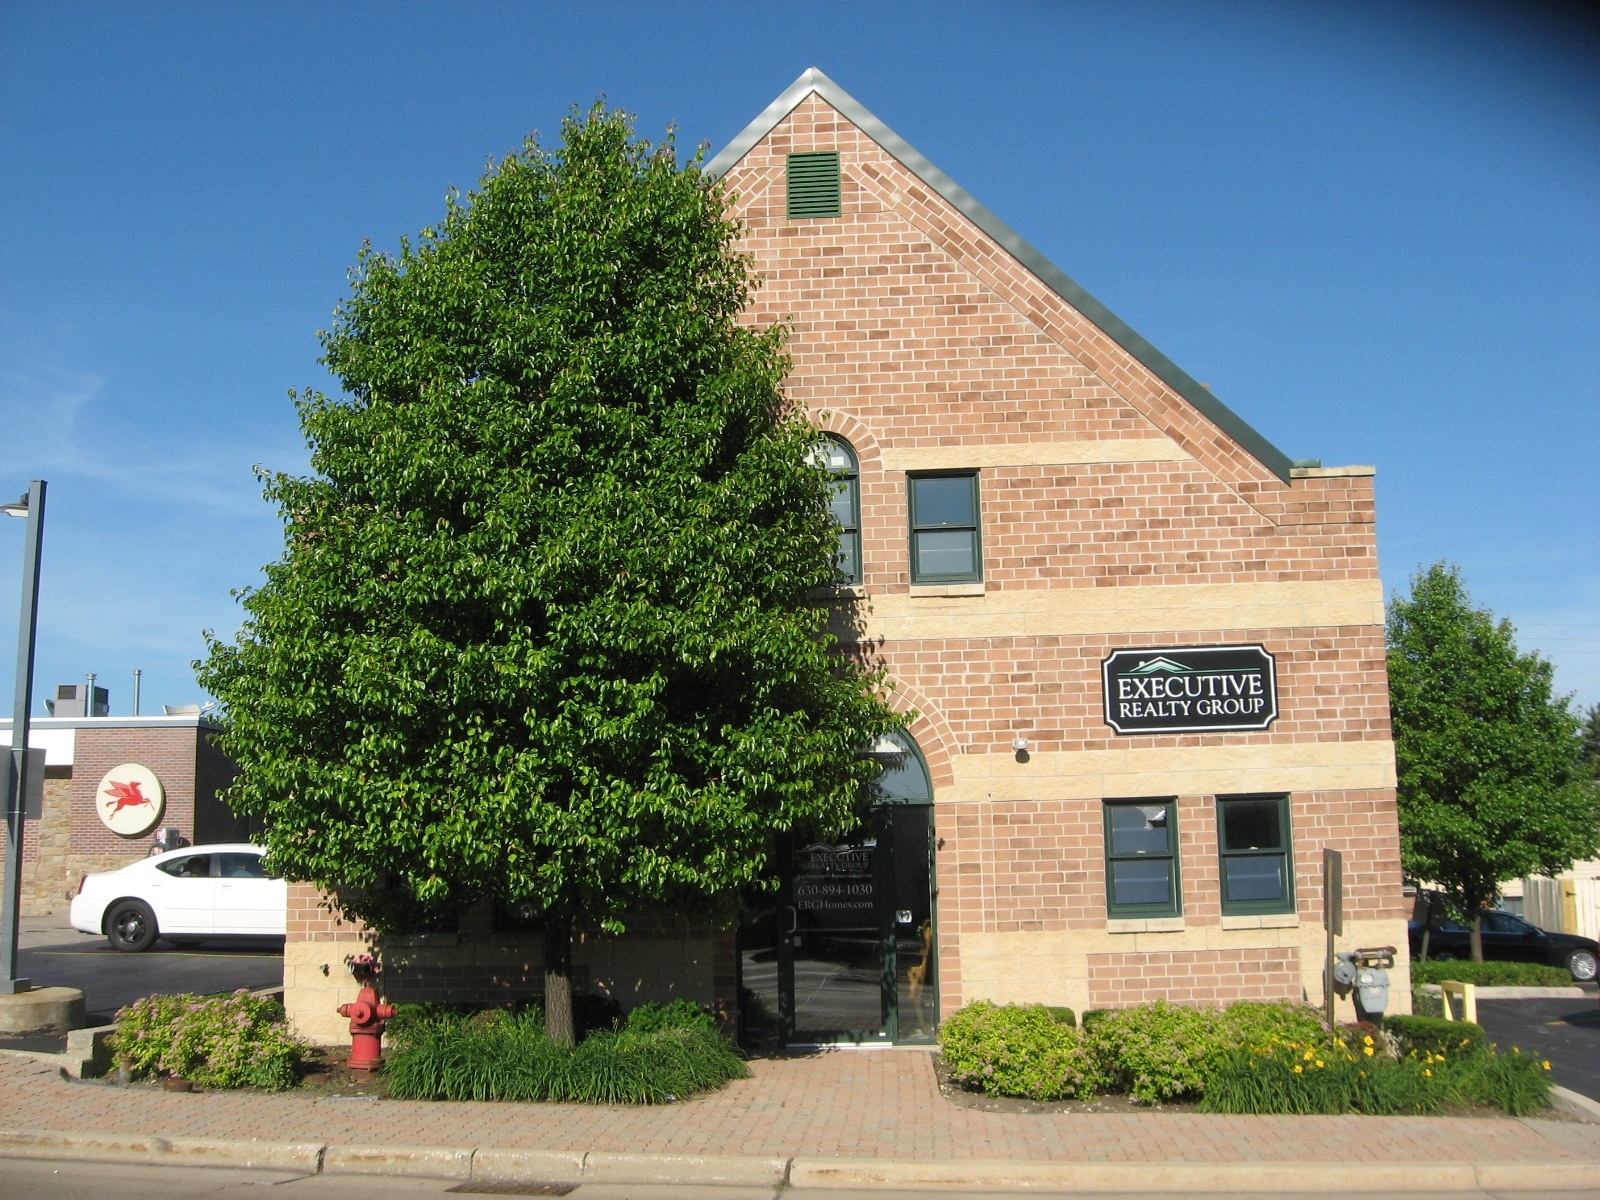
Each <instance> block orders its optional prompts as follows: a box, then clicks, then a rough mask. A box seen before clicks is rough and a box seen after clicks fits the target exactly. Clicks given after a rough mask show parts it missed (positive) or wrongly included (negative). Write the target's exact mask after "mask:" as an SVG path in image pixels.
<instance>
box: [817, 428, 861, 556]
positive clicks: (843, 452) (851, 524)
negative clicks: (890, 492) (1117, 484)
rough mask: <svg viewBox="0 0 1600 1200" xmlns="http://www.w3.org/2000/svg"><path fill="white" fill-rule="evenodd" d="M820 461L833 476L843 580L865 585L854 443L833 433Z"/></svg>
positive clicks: (858, 478) (821, 451) (858, 479)
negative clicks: (852, 446)
mask: <svg viewBox="0 0 1600 1200" xmlns="http://www.w3.org/2000/svg"><path fill="white" fill-rule="evenodd" d="M817 462H818V464H819V465H820V466H822V467H824V468H826V469H827V471H828V472H829V474H831V475H832V476H833V500H832V502H831V504H830V506H829V507H830V510H831V511H832V513H833V519H834V520H835V521H837V522H839V557H838V563H839V578H840V582H842V583H860V582H861V471H860V468H859V466H858V465H857V463H856V452H855V451H854V450H852V449H851V448H850V443H849V442H847V441H845V440H844V439H843V438H836V437H834V436H832V435H831V434H830V435H829V436H828V437H827V438H825V439H824V441H823V443H822V447H821V449H820V451H819V452H818V455H817Z"/></svg>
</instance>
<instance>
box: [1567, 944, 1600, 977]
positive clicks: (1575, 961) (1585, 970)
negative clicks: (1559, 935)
mask: <svg viewBox="0 0 1600 1200" xmlns="http://www.w3.org/2000/svg"><path fill="white" fill-rule="evenodd" d="M1597 967H1600V964H1597V963H1596V962H1595V957H1594V953H1593V952H1592V951H1589V950H1574V951H1573V952H1572V953H1571V954H1569V955H1567V970H1568V971H1570V972H1571V973H1572V977H1573V978H1574V979H1576V980H1577V981H1578V982H1579V983H1588V982H1589V981H1590V980H1591V979H1593V978H1594V977H1595V974H1596V969H1597Z"/></svg>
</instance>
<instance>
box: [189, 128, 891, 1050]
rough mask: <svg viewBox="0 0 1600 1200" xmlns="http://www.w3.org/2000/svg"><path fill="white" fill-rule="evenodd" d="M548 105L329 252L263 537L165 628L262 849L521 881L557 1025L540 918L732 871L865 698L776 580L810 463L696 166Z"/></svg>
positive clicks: (742, 274)
mask: <svg viewBox="0 0 1600 1200" xmlns="http://www.w3.org/2000/svg"><path fill="white" fill-rule="evenodd" d="M563 132H564V145H563V146H562V147H561V148H560V149H559V150H549V149H546V148H544V147H542V146H541V145H539V144H538V142H537V141H536V140H532V139H530V140H529V141H528V142H527V144H526V145H525V146H524V148H523V149H522V151H521V152H520V153H516V154H513V155H511V156H509V157H508V158H506V159H505V160H504V161H503V162H502V163H500V164H499V165H498V166H493V165H491V169H490V171H489V173H488V174H487V175H486V176H485V178H484V179H483V181H482V184H481V187H480V190H479V191H477V192H475V193H472V194H470V195H469V196H467V197H466V199H465V200H458V199H457V198H456V197H454V196H452V197H451V198H450V200H449V202H448V207H447V211H446V213H445V216H444V220H443V222H442V223H441V224H440V225H439V226H438V227H437V228H434V229H429V230H426V231H424V233H423V234H422V236H421V238H420V240H419V241H418V243H417V244H416V245H415V246H412V245H410V244H408V243H402V248H401V251H400V253H399V255H398V256H397V257H392V256H389V255H385V254H378V253H375V252H373V251H371V250H370V249H369V250H366V251H364V252H363V253H362V256H361V261H360V268H359V271H358V272H357V274H356V277H355V279H354V283H353V288H352V294H351V296H350V298H349V299H348V300H346V301H345V302H344V304H343V305H342V306H341V308H340V309H339V312H338V316H337V322H336V324H335V326H334V329H333V331H332V332H331V333H327V334H323V335H322V339H323V345H324V348H325V350H326V357H325V358H324V360H323V361H324V362H325V363H326V364H327V366H328V367H329V369H330V370H331V371H332V372H333V373H334V374H335V375H336V376H338V378H339V380H340V381H341V383H342V384H343V386H344V389H345V392H346V395H345V396H344V397H343V398H340V399H329V398H328V397H326V396H323V395H320V394H317V393H315V392H308V393H305V394H303V395H300V396H298V397H297V403H298V407H299V412H300V419H301V422H302V426H303V428H304V430H305V434H306V437H307V440H308V442H309V444H310V446H311V450H312V460H311V461H312V467H313V470H314V472H315V474H314V475H313V476H311V477H310V478H294V477H291V476H287V475H277V474H275V475H270V476H268V477H266V478H267V491H266V494H267V496H268V497H269V498H270V499H273V500H276V501H277V502H278V504H279V505H280V508H281V511H282V514H283V518H284V522H285V526H286V549H285V553H284V556H283V557H282V559H280V560H279V561H278V562H277V563H275V564H273V565H271V566H269V567H268V568H267V569H266V575H267V580H266V583H265V584H264V585H263V586H261V587H260V588H258V589H255V590H253V591H248V592H246V593H244V594H243V604H244V608H245V610H246V612H247V613H248V618H247V621H246V624H245V625H244V627H243V629H242V631H241V632H240V634H239V635H238V638H237V641H236V642H235V643H234V644H232V645H225V644H223V643H221V642H219V641H216V640H214V639H213V640H211V641H210V643H209V647H210V650H209V657H208V659H207V660H206V661H205V662H204V664H203V665H200V664H197V666H198V670H199V677H200V680H201V682H202V683H203V684H204V686H205V687H207V688H208V689H209V690H210V691H211V692H212V693H213V694H214V695H215V696H217V697H218V698H219V699H220V700H221V701H222V702H223V703H224V705H225V706H226V710H227V714H228V716H227V727H226V733H225V734H224V735H223V739H222V744H223V746H224V748H225V749H226V751H227V752H228V754H230V755H231V756H232V757H233V759H234V761H235V762H237V763H238V765H239V768H240V772H241V773H240V776H239V778H238V781H237V782H236V783H235V785H234V786H233V788H232V790H231V792H230V793H229V796H228V799H229V802H230V803H231V804H232V805H233V806H234V807H235V808H236V809H238V810H240V811H242V812H246V813H251V814H255V815H257V816H260V817H263V818H265V822H266V829H267V833H266V840H267V844H268V847H269V849H270V853H271V859H272V861H273V863H274V864H275V866H276V867H277V869H278V870H280V871H283V872H284V873H285V874H286V875H287V876H288V877H289V878H292V879H299V880H309V881H311V882H313V883H315V884H317V885H319V886H320V887H323V888H325V889H330V890H336V891H337V894H338V896H339V897H340V898H341V899H340V902H341V903H342V904H343V905H344V906H345V909H346V911H347V912H349V913H350V914H351V915H353V916H356V917H359V918H361V919H364V920H366V921H367V922H368V923H370V924H371V925H373V926H374V927H376V928H377V929H379V930H381V931H404V930H406V929H410V928H416V927H418V925H419V923H421V922H425V921H426V920H428V919H429V918H430V917H431V916H437V915H439V914H445V913H451V912H455V911H459V910H460V909H461V908H463V907H464V906H466V905H468V904H471V903H472V902H474V901H478V900H480V899H482V898H485V897H492V898H494V899H496V900H498V901H499V902H501V903H503V904H506V905H531V906H532V907H533V908H534V909H535V910H536V911H538V912H540V913H542V914H543V921H544V928H545V1002H546V1013H547V1020H548V1024H549V1031H550V1034H551V1036H552V1037H553V1038H556V1039H559V1040H562V1041H566V1042H570V1041H571V1040H572V1037H573V1028H572V1006H571V973H570V968H571V944H572V932H573V928H574V924H575V923H598V924H600V925H603V926H605V927H607V928H609V929H611V930H613V931H619V930H620V929H621V927H622V923H623V921H624V919H625V917H626V915H627V914H628V912H629V911H630V910H633V909H635V908H636V907H637V906H639V905H643V904H667V905H681V906H691V905H695V904H697V903H704V901H705V900H706V898H708V897H716V896H725V895H727V894H728V893H730V892H732V891H734V890H736V889H739V888H741V887H743V886H744V885H746V884H749V883H752V882H757V881H762V880H765V879H766V878H768V877H769V876H770V875H771V874H772V872H773V863H772V862H771V860H770V847H771V845H772V839H773V836H774V834H775V833H776V832H778V831H782V830H787V829H790V828H793V827H796V826H797V825H806V824H812V825H822V826H832V827H834V828H838V827H840V826H844V825H848V824H850V823H851V821H852V812H853V807H854V806H855V804H856V802H857V800H858V799H859V798H860V797H861V796H862V795H864V794H865V792H866V790H867V789H868V787H869V786H870V783H871V781H872V779H873V778H874V777H875V776H876V774H877V772H878V770H879V769H880V767H879V764H875V763H873V762H872V761H871V760H869V759H867V758H865V757H863V755H862V753H861V751H862V749H863V748H864V747H866V746H868V745H869V744H871V743H872V742H873V741H874V740H875V739H876V738H877V737H879V736H880V735H881V734H883V733H886V732H888V731H889V730H891V729H893V728H896V727H898V726H899V725H900V724H901V722H900V721H899V720H898V719H897V718H895V717H894V716H893V715H892V714H891V712H890V711H889V709H888V708H887V707H886V705H885V703H884V702H883V700H882V699H881V698H880V696H879V686H880V683H881V680H880V679H879V678H878V677H877V676H875V675H873V674H872V673H871V672H869V671H867V670H866V669H865V668H863V667H862V666H860V665H858V664H857V663H856V662H855V661H854V660H852V659H849V658H846V657H844V656H841V655H838V654H834V653H830V651H829V642H830V639H829V638H827V637H826V636H825V635H824V633H823V625H824V620H825V615H826V614H825V612H824V610H823V609H822V608H821V607H819V606H818V604H817V603H816V602H815V601H813V600H809V599H808V594H811V593H813V591H814V589H816V588H817V587H818V586H819V585H823V584H826V583H829V582H830V581H832V580H833V579H834V578H835V577H836V568H835V564H834V556H835V553H836V551H837V547H838V529H837V527H836V526H835V525H834V523H833V520H832V518H831V517H830V516H829V514H828V507H827V501H828V498H829V489H830V486H831V485H830V483H829V481H828V479H827V477H826V476H825V475H824V474H823V473H822V471H821V470H819V469H818V468H816V467H814V466H812V465H810V463H809V462H808V456H809V455H810V454H811V453H812V452H813V451H814V449H815V448H816V446H817V444H818V439H817V435H816V433H815V432H814V431H813V429H812V428H811V427H810V425H809V424H808V423H807V422H806V420H805V419H804V417H803V414H801V413H798V412H796V411H794V410H793V409H792V408H791V407H789V406H788V405H786V403H785V402H784V400H783V398H782V396H781V395H780V391H779V387H780V384H781V381H782V379H783V375H784V372H785V370H786V367H787V362H786V359H785V357H784V355H783V352H782V344H781V342H782V339H781V331H780V330H766V331H757V330H754V329H750V328H748V327H744V326H742V325H741V324H740V323H739V316H740V313H741V312H742V311H743V310H744V309H745V307H746V304H747V302H748V300H749V298H750V295H751V290H752V288H753V286H754V283H753V279H752V276H751V274H750V268H749V264H748V262H747V261H746V259H744V258H743V257H741V256H740V255H738V254H737V253H736V252H735V250H734V242H735V239H736V237H737V235H738V227H737V226H736V225H735V224H734V223H733V222H732V221H730V220H729V219H728V218H727V217H726V216H725V211H726V203H727V202H726V197H725V196H724V195H722V194H721V192H720V190H719V189H716V188H713V187H709V186H708V185H707V183H706V181H705V179H704V177H703V176H702V175H701V174H700V171H699V168H698V160H696V162H694V163H691V164H689V165H688V166H687V167H680V165H679V164H678V162H677V161H676V159H675V157H674V151H673V145H672V142H671V139H670V137H669V139H668V140H667V142H666V143H665V144H663V145H660V146H652V145H651V144H650V143H648V142H645V141H642V140H636V139H635V138H634V137H633V135H632V131H631V126H630V123H629V121H628V119H627V118H626V116H625V115H623V114H621V113H618V112H615V111H606V110H605V109H604V108H603V107H601V106H596V107H595V108H594V109H592V110H590V111H589V112H588V113H587V114H583V115H579V114H576V113H575V114H574V115H573V116H572V117H570V118H569V119H568V120H567V121H566V122H565V123H564V126H563Z"/></svg>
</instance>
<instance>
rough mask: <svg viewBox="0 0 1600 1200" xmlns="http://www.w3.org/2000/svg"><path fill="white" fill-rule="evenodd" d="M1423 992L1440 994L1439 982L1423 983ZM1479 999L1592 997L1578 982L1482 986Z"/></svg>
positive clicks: (1478, 990) (1478, 993)
mask: <svg viewBox="0 0 1600 1200" xmlns="http://www.w3.org/2000/svg"><path fill="white" fill-rule="evenodd" d="M1422 990H1423V993H1424V994H1426V995H1429V996H1437V995H1439V985H1438V984H1437V983H1425V984H1423V985H1422ZM1477 996H1478V999H1479V1000H1587V999H1591V997H1590V995H1589V993H1588V992H1586V991H1584V990H1583V989H1582V988H1581V987H1579V986H1578V985H1577V984H1573V985H1572V986H1571V987H1480V988H1478V989H1477Z"/></svg>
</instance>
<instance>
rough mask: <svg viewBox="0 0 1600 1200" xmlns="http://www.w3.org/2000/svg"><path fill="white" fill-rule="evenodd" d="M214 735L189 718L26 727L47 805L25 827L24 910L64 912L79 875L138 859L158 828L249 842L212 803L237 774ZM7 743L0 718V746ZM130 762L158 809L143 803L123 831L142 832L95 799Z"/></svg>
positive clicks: (67, 721)
mask: <svg viewBox="0 0 1600 1200" xmlns="http://www.w3.org/2000/svg"><path fill="white" fill-rule="evenodd" d="M216 732H217V726H216V725H214V724H213V723H212V722H211V721H210V720H209V719H208V718H206V717H204V716H199V715H194V714H179V715H173V716H160V717H109V716H105V717H43V718H35V719H34V720H33V721H31V722H30V724H29V738H28V744H29V745H30V746H32V747H34V748H35V749H42V750H44V752H45V779H44V804H43V807H42V810H41V812H40V815H39V817H38V818H37V819H33V818H30V819H29V820H28V821H27V822H26V824H25V826H24V828H23V835H22V897H23V900H22V911H23V912H24V913H28V914H30V915H31V914H40V913H48V912H53V911H64V910H65V908H66V905H67V903H68V901H69V900H70V899H71V898H72V896H73V894H74V893H75V892H76V891H77V887H78V879H79V877H80V876H82V875H84V874H87V873H88V872H91V871H111V870H115V869H116V868H118V867H125V866H127V865H128V864H129V863H131V862H136V861H137V860H139V859H141V858H144V857H145V856H147V855H148V854H149V853H150V849H151V847H152V846H153V845H154V844H155V843H154V839H155V831H156V830H157V829H160V828H175V829H177V830H178V831H179V833H180V835H181V836H182V837H184V838H186V839H188V840H189V841H191V842H195V843H204V842H232V841H243V840H246V839H247V837H248V835H249V830H250V825H249V822H248V821H247V820H245V819H243V818H240V817H235V816H234V815H233V812H232V810H230V809H229V808H228V806H227V805H226V804H224V803H223V802H222V801H221V800H219V799H218V798H217V794H218V793H219V792H220V791H222V790H223V789H224V788H226V787H227V786H228V785H229V784H230V783H232V782H233V777H234V775H235V773H236V772H235V770H234V766H233V762H232V760H230V759H229V758H228V757H227V756H226V755H224V754H223V753H222V752H221V751H220V750H218V749H217V748H216V746H215V745H214V744H213V742H212V738H211V735H212V734H214V733H216ZM10 740H11V720H10V718H5V719H3V720H0V741H3V742H5V744H7V745H9V744H10ZM128 763H133V764H137V765H139V766H143V767H145V768H146V769H148V770H149V771H150V772H151V773H152V774H153V775H154V776H155V778H156V781H157V782H158V784H159V785H160V790H161V796H160V801H159V805H160V807H159V809H158V808H157V806H156V804H155V803H154V802H153V801H154V797H145V799H146V800H149V801H152V803H149V804H146V805H140V806H139V808H138V810H137V811H138V812H139V813H140V816H141V819H139V820H138V821H136V822H135V823H134V824H132V825H130V826H129V828H136V829H139V832H137V833H117V832H114V831H113V830H112V829H111V828H109V827H108V826H107V825H106V823H105V822H104V821H102V820H101V819H100V816H99V813H98V811H97V808H98V807H103V805H102V804H101V802H100V801H99V800H98V798H97V796H96V792H97V790H98V789H99V787H100V783H101V781H102V780H103V779H104V778H105V777H106V775H107V773H108V772H111V771H112V770H113V768H116V767H120V766H123V765H124V764H128ZM147 822H151V823H150V824H149V825H148V828H141V827H142V826H145V825H146V823H147ZM3 837H4V833H3V831H0V838H3Z"/></svg>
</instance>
